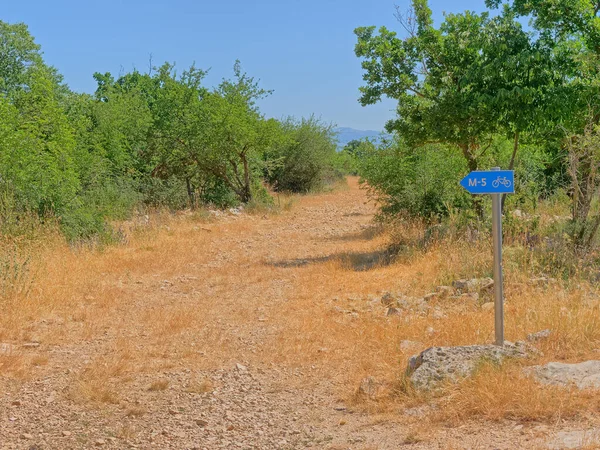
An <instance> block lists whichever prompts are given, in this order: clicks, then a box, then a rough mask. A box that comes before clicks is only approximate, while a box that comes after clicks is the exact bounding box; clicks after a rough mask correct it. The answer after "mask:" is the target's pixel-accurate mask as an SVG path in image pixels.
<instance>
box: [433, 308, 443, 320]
mask: <svg viewBox="0 0 600 450" xmlns="http://www.w3.org/2000/svg"><path fill="white" fill-rule="evenodd" d="M431 317H433V318H434V319H435V320H440V319H444V318H446V314H444V312H443V311H442V310H441V309H439V308H435V309H434V310H433V314H431Z"/></svg>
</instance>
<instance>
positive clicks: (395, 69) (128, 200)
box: [0, 0, 600, 447]
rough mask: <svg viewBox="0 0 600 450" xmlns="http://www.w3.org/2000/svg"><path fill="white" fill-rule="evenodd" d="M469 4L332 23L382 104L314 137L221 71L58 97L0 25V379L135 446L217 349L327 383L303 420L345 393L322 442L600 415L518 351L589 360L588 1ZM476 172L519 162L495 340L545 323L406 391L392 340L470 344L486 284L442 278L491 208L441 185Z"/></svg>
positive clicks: (218, 366)
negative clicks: (370, 115)
mask: <svg viewBox="0 0 600 450" xmlns="http://www.w3.org/2000/svg"><path fill="white" fill-rule="evenodd" d="M487 6H488V8H489V12H486V13H481V14H476V13H473V12H464V13H461V14H449V15H446V16H445V18H444V19H443V21H442V23H440V24H439V25H435V24H434V23H433V20H432V12H431V10H430V9H429V7H428V5H427V2H426V0H413V2H412V7H411V9H410V10H409V11H408V12H406V13H405V12H403V11H401V10H399V11H398V20H399V29H400V30H401V31H400V32H399V33H396V32H393V31H390V30H388V29H386V28H380V29H378V30H377V29H376V28H375V27H360V28H357V29H356V30H355V34H356V37H357V44H356V55H357V57H358V58H360V59H361V61H362V67H363V69H364V81H365V83H364V86H363V87H362V88H361V94H360V102H361V103H362V104H363V105H365V106H366V105H369V104H373V103H375V102H377V101H379V100H380V99H381V98H382V97H384V96H385V97H389V98H392V99H395V100H397V102H398V107H397V116H396V117H395V118H394V119H393V120H391V121H390V122H389V123H388V124H387V132H388V133H390V134H391V135H392V138H389V139H387V138H386V139H382V140H381V141H378V142H374V141H369V140H364V141H352V142H350V143H349V144H347V145H346V146H345V147H344V148H343V149H342V150H341V151H339V152H338V151H337V148H336V142H335V135H334V133H333V130H332V127H331V125H329V124H326V123H323V122H322V121H321V120H319V119H317V118H316V117H308V118H285V119H282V120H275V119H267V118H265V117H264V116H263V114H262V113H261V111H260V109H259V107H258V102H259V100H260V99H262V98H264V97H265V96H267V95H270V94H271V92H269V91H268V90H266V89H264V88H263V87H261V86H260V84H259V83H258V82H257V80H255V79H254V78H252V77H251V76H249V75H247V74H246V73H244V72H243V70H242V68H241V65H240V63H239V62H236V63H235V64H234V67H233V76H232V78H231V79H227V80H223V81H222V83H221V84H220V85H218V86H216V87H207V86H204V84H203V80H204V76H205V74H206V73H205V72H204V71H203V70H201V69H198V68H196V67H190V68H188V69H186V70H184V71H181V72H180V71H179V70H176V68H175V66H174V65H172V64H169V63H165V64H163V65H162V66H160V67H153V68H152V69H151V70H150V71H149V72H148V73H142V72H139V71H132V72H130V73H125V74H122V75H120V76H118V77H115V76H113V75H112V74H109V73H107V74H100V73H97V74H94V78H95V80H96V81H97V89H96V91H95V93H94V94H92V95H88V94H80V93H75V92H72V91H71V90H70V89H69V88H68V86H66V85H65V84H64V82H63V80H62V78H61V76H60V74H59V73H58V71H57V70H56V69H55V68H53V67H50V66H48V65H46V64H45V63H44V61H43V58H42V53H41V51H40V48H39V46H38V45H37V44H36V43H35V42H34V40H33V37H32V36H31V35H30V34H29V33H28V30H27V27H26V26H25V25H22V24H16V25H11V24H7V23H4V22H0V238H1V240H2V250H1V251H0V308H1V309H2V311H3V314H1V315H0V344H2V346H1V347H0V375H1V376H0V387H3V388H4V387H6V390H7V391H8V389H9V387H10V389H12V391H11V392H18V389H19V386H17V382H15V380H17V381H18V382H19V383H27V382H28V380H30V379H32V378H33V379H35V378H36V377H39V378H42V377H44V376H47V377H48V378H47V379H48V380H51V382H50V381H49V383H54V385H53V387H52V388H53V389H54V392H59V394H58V397H60V398H59V399H58V400H57V401H58V402H63V405H66V406H64V407H65V408H67V409H68V408H70V411H71V412H73V414H72V415H70V416H69V417H72V418H71V419H68V420H71V422H70V423H71V424H72V425H73V426H79V424H78V422H77V417H78V414H79V413H81V412H82V411H95V410H96V409H97V408H98V406H100V407H101V408H102V409H103V410H102V414H103V415H104V416H105V417H107V418H108V419H107V421H109V422H110V426H107V429H108V428H110V427H112V428H111V433H113V434H115V435H119V433H121V434H120V435H119V436H121V437H119V439H123V441H124V442H125V441H126V442H133V443H136V445H137V444H143V443H146V442H148V439H149V436H151V437H152V439H157V440H158V441H157V442H158V444H157V445H161V441H160V439H164V440H165V442H166V439H167V435H166V434H164V433H162V434H158V433H155V430H153V429H149V428H148V423H151V422H152V420H150V419H149V418H148V416H149V415H150V414H154V413H153V411H152V410H151V408H150V407H149V408H148V410H146V408H145V407H144V408H142V407H141V406H140V405H141V404H144V405H145V404H146V403H148V404H149V405H151V406H154V407H156V410H157V411H159V410H165V411H169V414H172V415H176V414H179V413H180V412H178V411H175V413H171V410H170V409H169V408H170V407H171V403H172V397H169V395H173V392H176V393H177V395H178V396H179V398H180V399H182V398H185V399H191V400H190V401H191V404H193V405H194V406H193V407H190V409H192V410H193V408H197V407H198V404H199V403H198V402H197V401H196V400H197V398H196V397H193V396H194V395H198V396H210V395H211V393H212V391H213V390H215V389H219V388H221V387H222V384H223V383H225V381H224V380H225V378H223V377H222V375H223V374H222V373H221V374H220V375H218V376H217V375H215V373H216V372H217V371H219V370H223V371H227V370H230V368H232V367H235V370H236V372H235V373H236V374H237V373H238V372H239V373H242V372H243V373H246V371H254V369H255V368H259V370H257V371H256V373H257V374H260V376H263V375H264V378H262V379H261V382H264V383H265V386H267V387H266V388H265V389H264V392H268V393H269V394H272V393H278V392H279V393H280V392H284V391H285V392H288V393H293V395H294V397H296V391H293V390H292V388H293V389H296V390H297V392H298V394H297V399H298V404H296V405H295V406H294V407H299V405H300V403H302V404H305V405H306V406H307V407H310V408H313V403H310V402H305V401H304V400H306V399H307V398H308V395H310V396H311V397H310V398H311V399H314V398H315V397H317V396H318V395H317V394H315V392H317V393H320V394H322V395H323V397H324V398H325V397H326V399H327V400H326V401H325V402H324V403H325V404H326V405H325V406H322V407H321V406H314V409H315V411H316V413H315V417H314V418H310V417H309V418H299V420H300V422H301V421H302V420H306V423H309V424H310V426H311V427H313V428H312V429H318V428H319V427H320V426H322V425H323V423H325V421H324V420H321V418H320V417H317V416H318V414H322V415H323V416H324V417H327V418H329V417H330V416H331V415H332V405H334V404H335V405H337V404H338V403H340V404H342V403H343V405H342V406H336V407H335V408H336V409H335V411H336V414H337V412H339V413H340V414H346V413H347V415H345V416H344V419H343V420H342V419H340V420H339V421H338V422H336V423H335V424H334V425H333V426H331V424H329V425H327V426H329V428H328V429H327V433H331V434H332V435H333V434H335V433H338V435H342V436H343V437H346V435H347V433H346V432H345V430H344V429H343V428H341V427H342V425H344V426H345V425H346V424H347V422H346V420H348V421H353V420H354V421H357V420H358V419H356V418H355V416H359V415H353V414H352V412H354V411H355V410H360V411H365V412H369V413H376V414H383V415H385V418H386V419H389V418H390V417H392V420H393V421H394V423H393V426H392V427H391V428H392V430H391V432H390V433H392V434H393V435H396V434H397V430H396V428H395V426H396V423H395V422H400V423H401V424H402V425H403V426H404V428H403V430H404V431H406V430H410V433H409V434H407V435H406V441H405V443H407V444H413V443H414V444H418V443H421V442H424V444H423V445H427V443H428V442H430V440H431V439H432V437H431V436H432V435H434V434H435V433H436V432H437V431H439V428H436V425H439V424H443V425H448V424H449V425H457V424H459V423H460V424H465V423H467V422H468V421H469V420H471V419H478V420H481V419H483V420H486V421H489V422H495V423H496V424H500V425H498V426H499V427H505V428H503V432H504V433H505V435H507V436H508V439H512V438H514V439H517V438H520V436H521V434H520V433H515V430H516V428H512V427H513V426H519V427H521V428H519V429H522V428H523V427H525V429H526V431H527V433H529V431H531V430H530V429H532V428H533V425H531V424H534V423H539V422H545V423H546V424H557V425H556V427H557V429H559V427H560V426H563V425H564V423H566V422H568V421H570V422H569V424H571V425H572V424H581V423H591V424H594V425H596V426H597V425H599V423H598V419H597V411H598V408H599V407H600V406H599V405H600V397H599V396H598V391H597V390H586V389H583V390H578V389H574V388H572V387H570V386H568V387H564V386H543V385H541V384H539V383H537V382H536V381H535V380H534V379H533V378H531V377H529V376H527V375H526V374H525V373H524V371H523V368H524V366H527V365H534V364H545V363H547V362H549V361H563V362H578V361H581V360H589V359H597V353H598V347H599V343H600V323H599V321H600V319H599V317H600V316H599V314H598V313H599V312H600V290H599V289H598V280H599V279H600V278H599V276H600V260H599V258H600V256H599V255H600V252H599V250H600V245H599V244H600V243H599V236H598V232H599V230H600V201H599V200H600V199H599V193H600V72H598V67H600V66H599V64H598V63H599V58H600V50H599V49H600V19H599V16H598V11H600V8H598V7H595V5H592V4H591V3H589V2H577V1H575V2H574V1H570V0H557V1H554V2H551V3H549V2H546V1H537V0H531V1H527V2H524V1H521V0H513V1H509V2H506V3H502V2H500V1H496V0H488V2H487ZM527 21H529V23H530V26H529V27H525V26H524V25H523V23H525V22H527ZM493 166H500V167H502V168H505V169H514V170H515V180H516V186H515V194H513V195H508V196H506V198H505V201H504V203H503V211H504V219H503V220H504V268H505V278H506V279H505V296H506V337H507V339H508V340H511V341H523V340H527V337H528V335H531V334H533V333H536V332H539V331H541V330H550V331H549V333H548V334H547V335H546V334H544V336H545V337H544V338H543V339H540V340H535V339H533V340H532V339H530V341H528V342H529V345H530V346H531V347H533V348H535V352H534V353H533V355H532V356H531V358H529V359H528V360H527V361H525V362H523V361H510V362H509V363H508V364H504V365H501V366H500V365H496V364H493V363H491V362H489V361H482V363H481V365H480V367H478V369H477V371H476V372H475V375H474V376H473V377H470V378H468V379H465V380H462V381H461V382H459V383H447V384H442V385H441V387H440V389H439V390H436V391H429V392H423V391H418V390H416V389H414V388H413V386H411V385H410V384H409V383H408V382H407V377H406V375H405V372H404V369H405V367H406V363H407V361H408V360H409V358H410V357H411V356H412V355H416V354H418V353H419V352H421V351H422V350H424V349H426V348H428V347H431V346H458V345H470V344H484V343H490V342H492V340H493V335H494V329H493V323H494V322H493V317H492V314H493V311H492V310H491V309H490V308H492V307H493V305H491V303H492V301H493V299H492V293H491V291H490V290H485V289H480V290H477V291H474V292H467V293H459V295H454V293H453V294H448V292H449V291H450V289H451V286H452V284H453V283H454V282H455V281H457V280H461V279H463V280H464V279H466V280H471V279H483V278H485V277H489V276H491V275H492V261H491V260H492V254H491V249H492V243H491V233H490V228H491V224H490V217H489V216H490V204H489V199H487V198H486V197H473V196H471V195H469V194H468V193H467V192H466V191H464V189H462V188H461V187H460V186H459V184H458V183H459V180H460V179H461V178H462V177H464V176H465V175H466V174H467V173H468V172H469V171H471V170H485V169H488V168H490V167H493ZM345 175H350V176H349V177H347V178H344V176H345ZM340 180H341V181H342V182H347V184H348V186H347V187H346V188H345V189H338V190H335V191H334V190H332V189H328V188H329V187H331V186H335V184H336V183H337V182H339V181H340ZM344 180H345V181H344ZM359 180H360V181H359ZM359 185H360V188H361V189H359V188H358V186H359ZM304 194H314V195H304ZM369 200H370V201H371V202H370V203H369ZM240 206H242V208H240ZM241 209H245V210H246V211H248V212H249V213H250V214H241V213H240V210H241ZM276 209H277V210H281V211H283V214H280V215H273V214H267V212H268V211H272V210H276ZM288 209H291V210H292V211H291V212H289V213H288V211H287V210H288ZM373 219H374V220H373ZM98 243H100V244H117V243H119V244H120V245H104V246H100V247H101V249H102V251H97V249H98V245H97V244H98ZM74 343H77V344H74ZM56 349H61V350H63V349H64V350H65V351H64V352H63V351H55V350H56ZM65 367H72V369H69V370H68V371H66V372H65ZM273 369H274V370H273ZM252 373H253V374H254V372H252ZM265 374H266V375H265ZM253 376H254V375H253ZM211 377H212V378H211ZM219 377H220V378H219ZM236 377H237V375H236ZM182 380H183V381H182ZM365 380H366V381H365ZM13 382H15V383H13ZM269 383H270V384H269ZM15 386H16V387H15ZM323 386H325V387H323ZM313 388H314V389H313ZM317 388H319V389H321V390H320V391H319V390H318V389H317ZM303 389H305V390H304V391H303ZM232 391H236V395H237V392H238V390H237V389H233V390H232ZM307 391H310V393H309V394H307V393H306V392H307ZM240 392H242V391H240ZM243 392H245V391H243ZM40 395H41V394H40ZM239 395H242V394H239ZM261 395H262V394H261ZM150 396H152V397H150ZM327 396H328V397H327ZM202 398H204V397H202ZM53 401H54V400H53ZM311 401H312V400H311ZM17 402H18V404H15V403H11V407H12V406H15V405H16V406H20V405H21V403H20V400H17ZM161 402H162V403H161ZM200 403H201V402H200ZM7 404H8V403H7ZM280 406H281V405H280ZM244 408H246V406H245V407H244ZM247 408H248V411H252V409H251V407H250V406H248V407H247ZM319 408H321V409H319ZM216 409H218V408H215V410H216ZM291 409H293V407H291V406H289V405H287V404H286V405H283V406H282V409H281V410H277V411H276V413H277V415H279V416H281V417H285V418H286V416H285V414H287V413H288V412H289V410H291ZM193 411H195V410H193ZM211 411H212V407H211V408H210V411H209V412H211ZM75 413H77V414H75ZM90 414H92V413H90ZM65 416H66V415H65ZM142 416H145V417H144V418H143V419H140V417H142ZM257 417H258V416H257ZM259 419H260V418H258V419H254V418H253V420H252V421H249V422H247V423H246V425H244V427H246V426H247V427H250V426H251V425H248V424H252V423H254V421H258V420H259ZM65 420H67V419H65ZM186 420H187V419H186ZM211 420H212V419H211ZM286 422H289V421H288V420H287V418H286ZM201 423H204V419H202V420H201ZM357 423H358V422H354V426H355V427H356V429H360V430H363V428H365V426H364V423H363V424H359V425H357ZM507 423H508V425H506V424H507ZM17 425H18V426H20V424H17ZM371 425H372V424H371ZM530 425H531V426H530ZM125 426H127V427H130V428H128V430H130V431H127V432H124V431H123V430H121V432H119V431H118V430H117V428H118V427H125ZM204 426H208V427H209V428H210V427H211V426H214V424H213V423H210V424H209V423H208V422H207V423H206V424H204V425H201V427H204ZM219 426H220V425H219ZM232 426H233V425H232ZM271 426H272V425H271V424H269V427H267V428H268V429H270V427H271ZM289 426H290V425H289V423H286V424H284V427H285V428H287V427H289ZM368 426H369V425H367V427H368ZM136 427H137V428H136ZM527 427H529V428H527ZM192 428H193V430H196V428H195V427H192ZM192 428H190V429H192ZM440 428H441V427H440ZM479 428H481V427H480V426H479ZM207 429H208V428H207ZM214 429H216V426H215V428H214ZM223 429H226V430H228V431H232V432H233V431H234V430H235V432H236V433H237V432H238V425H237V424H236V426H235V427H234V428H231V429H229V428H224V427H220V430H221V431H222V430H223ZM248 429H250V428H248ZM116 430H117V431H116ZM131 430H133V431H131ZM239 430H241V431H243V427H239ZM436 430H437V431H436ZM84 431H85V430H84ZM241 431H240V432H241ZM94 432H95V433H96V431H94ZM100 432H102V433H104V431H103V430H101V431H98V433H100ZM188 432H189V433H192V432H191V431H189V430H188V429H185V430H184V431H183V432H182V433H184V434H185V433H188ZM193 432H194V433H196V432H197V431H193ZM361 432H362V431H361ZM376 432H377V431H376ZM376 432H374V433H376ZM523 433H525V431H524V432H523ZM233 434H234V433H232V435H233ZM461 434H462V431H460V430H459V432H458V435H459V436H458V438H457V440H456V441H454V442H457V445H462V444H463V442H462V441H461V439H462V436H460V435H461ZM517 434H518V436H517ZM542 434H543V433H542ZM338 435H336V436H338ZM531 435H532V436H533V437H532V438H531V439H532V441H531V442H529V444H531V446H532V447H535V446H536V445H537V444H538V443H539V442H537V441H535V442H534V440H533V439H537V437H536V436H535V433H534V432H533V431H532V432H531ZM63 436H64V437H68V436H70V434H69V435H63ZM81 436H83V431H82V434H81ZM81 436H80V437H81ZM123 436H125V437H123ZM190 436H191V434H190ZM256 436H259V435H258V434H257V435H256ZM483 436H484V437H483V438H482V439H487V438H486V437H485V434H484V433H483ZM543 437H544V438H545V437H547V436H543ZM173 438H176V436H175V435H173ZM255 438H256V439H260V438H258V437H255ZM303 438H304V436H303ZM309 438H310V439H309ZM468 438H469V437H468V436H466V434H465V439H468ZM82 439H83V437H82ZM85 439H89V438H88V437H85ZM298 439H300V438H298ZM306 439H307V442H310V443H311V445H312V444H313V443H314V444H315V445H318V443H316V441H315V442H313V441H311V439H313V437H311V436H308V437H306ZM86 442H87V441H86ZM469 442H470V443H471V444H472V446H476V444H477V442H475V441H469ZM473 442H475V444H473ZM486 442H487V441H486ZM431 444H432V445H434V443H433V442H432V441H431ZM520 444H521V445H524V444H523V442H520ZM529 444H528V445H529ZM465 445H467V444H465ZM477 445H478V444H477ZM467 446H468V445H467ZM515 447H518V445H515Z"/></svg>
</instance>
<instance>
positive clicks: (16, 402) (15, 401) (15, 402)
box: [11, 400, 21, 406]
mask: <svg viewBox="0 0 600 450" xmlns="http://www.w3.org/2000/svg"><path fill="white" fill-rule="evenodd" d="M11 405H13V406H21V401H20V400H13V402H12V403H11Z"/></svg>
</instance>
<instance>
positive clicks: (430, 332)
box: [425, 327, 437, 336]
mask: <svg viewBox="0 0 600 450" xmlns="http://www.w3.org/2000/svg"><path fill="white" fill-rule="evenodd" d="M425 331H426V332H427V334H428V335H429V336H433V335H434V334H435V333H437V331H435V329H434V328H433V327H427V330H425Z"/></svg>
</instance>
